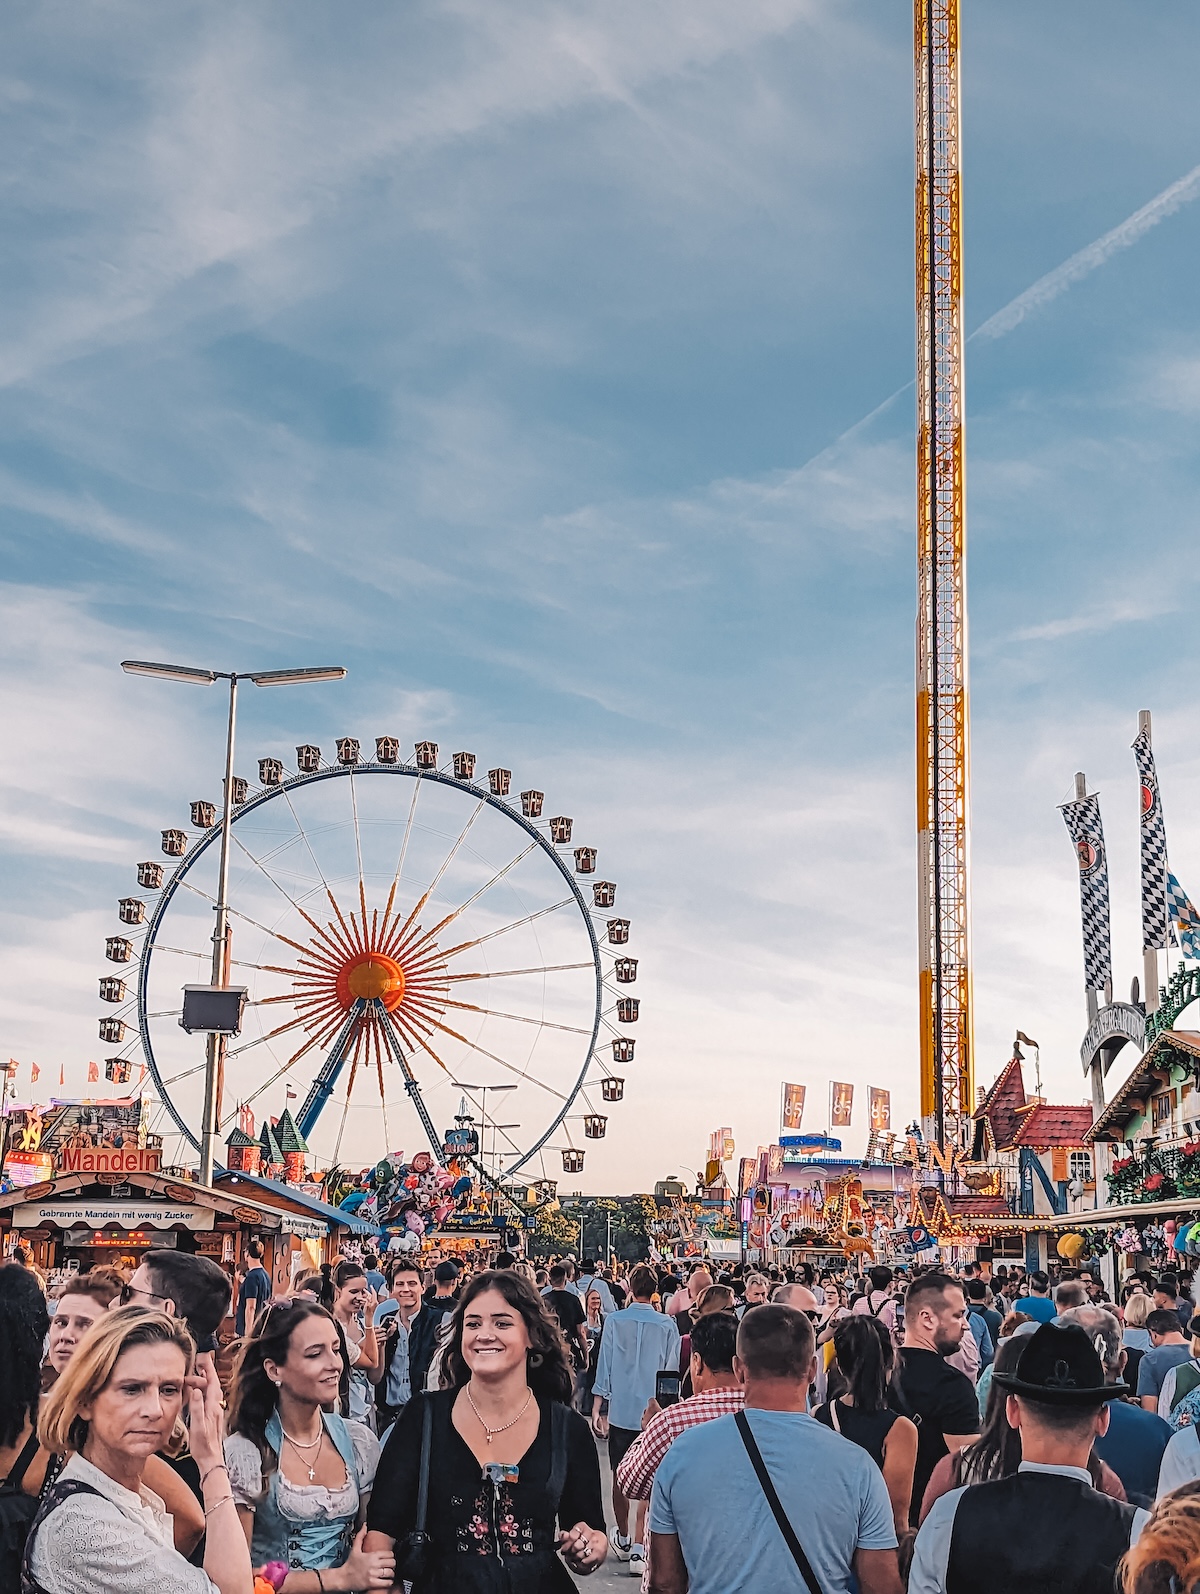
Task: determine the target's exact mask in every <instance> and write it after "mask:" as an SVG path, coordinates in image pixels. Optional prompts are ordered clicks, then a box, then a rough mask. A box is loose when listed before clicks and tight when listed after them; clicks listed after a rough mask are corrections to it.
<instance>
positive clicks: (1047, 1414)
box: [1017, 1395, 1104, 1438]
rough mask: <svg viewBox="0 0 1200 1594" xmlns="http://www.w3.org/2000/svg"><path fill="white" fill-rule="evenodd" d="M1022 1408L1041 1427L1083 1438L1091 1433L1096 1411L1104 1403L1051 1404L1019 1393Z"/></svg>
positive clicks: (1065, 1435) (1064, 1436)
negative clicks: (1092, 1404)
mask: <svg viewBox="0 0 1200 1594" xmlns="http://www.w3.org/2000/svg"><path fill="white" fill-rule="evenodd" d="M1017 1399H1018V1400H1019V1401H1020V1403H1021V1410H1022V1411H1023V1412H1025V1413H1026V1414H1027V1415H1028V1416H1030V1417H1032V1418H1033V1420H1034V1422H1035V1423H1037V1425H1038V1426H1039V1427H1040V1428H1049V1430H1050V1431H1051V1433H1056V1434H1059V1435H1060V1436H1061V1437H1063V1438H1066V1437H1068V1436H1071V1435H1073V1436H1075V1437H1076V1438H1082V1437H1083V1435H1084V1434H1085V1433H1090V1432H1091V1428H1092V1424H1093V1422H1094V1421H1095V1418H1096V1413H1097V1412H1098V1411H1099V1410H1100V1408H1101V1406H1102V1405H1103V1404H1104V1402H1103V1401H1100V1400H1098V1401H1097V1402H1096V1404H1095V1405H1094V1406H1071V1405H1061V1406H1059V1405H1051V1404H1050V1403H1049V1402H1048V1401H1041V1400H1029V1399H1027V1398H1026V1397H1025V1396H1024V1395H1018V1396H1017Z"/></svg>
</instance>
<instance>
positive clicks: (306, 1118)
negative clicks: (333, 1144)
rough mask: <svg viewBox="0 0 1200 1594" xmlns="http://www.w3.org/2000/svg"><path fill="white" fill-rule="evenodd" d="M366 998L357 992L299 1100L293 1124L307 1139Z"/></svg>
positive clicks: (339, 1068)
mask: <svg viewBox="0 0 1200 1594" xmlns="http://www.w3.org/2000/svg"><path fill="white" fill-rule="evenodd" d="M366 1008H367V1002H366V998H365V997H362V996H356V997H355V999H354V1001H353V1003H352V1004H351V1007H350V1011H349V1012H348V1013H347V1014H346V1022H345V1023H344V1024H343V1025H342V1027H341V1029H340V1030H338V1032H337V1034H336V1035H335V1036H334V1040H333V1045H332V1046H331V1047H330V1048H329V1055H328V1057H326V1059H325V1061H324V1062H323V1063H322V1064H321V1071H320V1073H319V1074H318V1075H317V1077H316V1078H315V1079H314V1080H313V1082H312V1085H311V1086H310V1087H309V1092H308V1095H307V1096H305V1098H304V1100H303V1101H302V1102H301V1104H300V1111H299V1113H298V1114H297V1115H296V1128H297V1129H299V1131H300V1133H301V1134H302V1135H303V1136H304V1138H305V1139H306V1140H307V1139H308V1136H309V1133H310V1132H311V1131H312V1130H313V1129H315V1128H316V1124H317V1119H318V1118H319V1117H320V1116H321V1113H322V1112H323V1111H324V1109H325V1104H326V1103H327V1102H328V1100H329V1098H330V1096H332V1095H333V1087H334V1086H335V1085H336V1084H337V1082H338V1076H339V1074H340V1073H341V1071H342V1069H343V1068H344V1067H345V1065H346V1060H347V1057H348V1056H349V1052H350V1042H351V1041H352V1040H353V1039H354V1035H355V1032H356V1031H357V1029H358V1027H359V1024H360V1023H361V1022H362V1016H363V1014H364V1013H365V1012H366Z"/></svg>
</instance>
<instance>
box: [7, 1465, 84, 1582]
mask: <svg viewBox="0 0 1200 1594" xmlns="http://www.w3.org/2000/svg"><path fill="white" fill-rule="evenodd" d="M73 1494H94V1495H97V1496H98V1497H99V1498H100V1499H103V1498H104V1496H103V1495H101V1494H100V1491H99V1489H93V1488H92V1486H91V1484H90V1483H84V1482H82V1481H81V1480H80V1479H79V1478H59V1479H57V1480H56V1481H55V1482H54V1483H52V1484H51V1485H50V1487H49V1488H48V1489H47V1490H46V1492H45V1494H44V1495H43V1496H42V1498H41V1500H40V1502H39V1504H38V1508H37V1513H36V1514H35V1516H34V1519H33V1521H32V1522H31V1523H30V1524H29V1537H28V1538H27V1539H26V1540H25V1553H24V1554H23V1555H22V1557H21V1594H47V1591H46V1590H45V1589H44V1588H43V1587H42V1585H41V1584H40V1583H39V1582H38V1581H37V1580H36V1578H35V1577H34V1575H33V1543H34V1540H35V1539H36V1538H37V1531H38V1529H39V1528H40V1527H41V1525H42V1523H43V1522H44V1521H45V1520H46V1518H47V1517H48V1516H49V1515H50V1513H51V1512H52V1511H55V1510H57V1508H58V1507H59V1506H60V1505H62V1503H63V1501H64V1500H69V1499H70V1498H71V1496H72V1495H73Z"/></svg>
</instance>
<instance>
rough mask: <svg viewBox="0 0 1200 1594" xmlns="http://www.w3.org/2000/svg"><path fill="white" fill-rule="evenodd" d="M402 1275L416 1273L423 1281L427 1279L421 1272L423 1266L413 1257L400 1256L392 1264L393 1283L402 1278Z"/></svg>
mask: <svg viewBox="0 0 1200 1594" xmlns="http://www.w3.org/2000/svg"><path fill="white" fill-rule="evenodd" d="M401 1273H415V1274H416V1275H417V1277H418V1278H419V1279H421V1280H422V1281H423V1280H424V1278H425V1275H424V1273H423V1272H422V1271H421V1264H420V1263H419V1262H418V1261H416V1260H415V1258H413V1257H411V1256H400V1257H397V1258H396V1260H395V1261H394V1262H393V1263H392V1283H393V1284H394V1283H395V1282H396V1280H397V1279H398V1278H399V1277H400V1275H401Z"/></svg>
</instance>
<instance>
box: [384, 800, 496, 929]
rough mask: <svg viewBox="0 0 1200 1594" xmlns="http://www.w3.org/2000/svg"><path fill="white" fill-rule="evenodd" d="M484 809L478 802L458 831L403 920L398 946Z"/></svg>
mask: <svg viewBox="0 0 1200 1594" xmlns="http://www.w3.org/2000/svg"><path fill="white" fill-rule="evenodd" d="M486 807H487V804H486V803H485V802H483V801H482V800H480V801H479V802H478V803H476V805H475V807H474V809H473V810H472V812H471V817H470V818H469V819H468V820H467V822H466V824H465V825H464V826H463V827H462V829H461V830H460V831H459V833H458V837H457V839H456V840H455V842H454V845H453V846H452V847H451V848H450V851H449V852H448V853H447V854H446V856H445V857H444V858H443V859H442V861H441V863H440V864H439V865H438V870H437V873H436V874H435V875H434V877H433V879H432V880H431V881H430V882H429V884H428V886H426V888H425V891H424V893H423V895H422V896H421V899H420V901H419V902H418V903H417V905H416V907H415V908H413V910H412V912H411V913H410V914H409V916H408V918H407V919H405V921H404V923H403V925H402V926H401V928H400V933H399V942H400V944H403V941H404V938H405V936H406V935H407V934H408V931H409V929H410V927H411V926H412V925H413V924H414V923H415V922H416V919H417V916H418V915H419V914H420V913H421V911H422V910H423V909H424V907H425V904H426V903H427V902H428V901H429V899H430V897H431V896H432V895H433V893H434V892H435V891H436V890H437V888H438V885H439V884H440V882H441V879H442V876H443V875H444V874H445V873H446V870H447V869H449V867H450V865H451V864H452V863H453V862H454V860H455V858H456V857H457V856H458V850H459V848H460V847H461V846H462V844H463V842H464V841H466V839H467V837H468V836H469V835H470V833H471V827H472V825H474V823H475V821H476V820H477V819H478V818H479V816H480V814H481V813H482V812H483V810H484V809H485V808H486Z"/></svg>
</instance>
